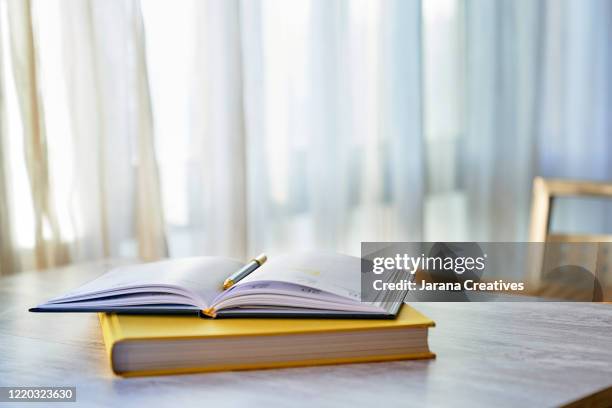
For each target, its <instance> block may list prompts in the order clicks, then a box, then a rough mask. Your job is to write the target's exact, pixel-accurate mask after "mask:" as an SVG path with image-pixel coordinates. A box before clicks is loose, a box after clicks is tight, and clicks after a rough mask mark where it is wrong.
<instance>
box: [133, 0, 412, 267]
mask: <svg viewBox="0 0 612 408" xmlns="http://www.w3.org/2000/svg"><path fill="white" fill-rule="evenodd" d="M142 4H143V14H144V19H145V27H146V33H147V34H148V37H147V42H148V47H147V48H148V54H147V56H148V66H149V74H150V83H151V91H152V96H153V98H152V99H153V111H154V118H155V130H156V140H157V157H158V159H159V163H160V172H161V176H162V177H161V186H162V196H163V201H164V205H165V210H166V211H165V215H166V221H167V224H166V227H167V229H166V231H167V236H168V243H169V248H170V253H171V254H173V255H188V254H198V253H217V254H225V255H231V256H237V257H245V256H248V255H252V254H254V253H256V252H259V251H263V250H265V251H266V252H268V253H275V252H279V251H287V250H303V249H307V248H319V249H333V250H339V251H345V252H351V253H355V254H357V253H359V250H360V242H361V241H364V240H368V239H371V240H380V239H398V240H410V239H419V238H420V230H421V218H420V207H421V200H420V197H421V194H422V181H421V179H420V178H419V177H414V174H420V167H421V166H422V156H421V149H422V145H421V138H420V134H421V129H420V126H421V124H420V123H421V122H420V115H421V112H420V64H419V53H420V32H419V20H420V7H419V2H418V1H409V2H400V1H398V2H395V1H392V2H384V3H377V2H370V1H351V2H328V1H310V0H300V1H294V2H285V1H269V0H266V1H258V2H238V1H227V2H193V1H183V2H178V3H176V4H174V5H173V7H172V10H168V8H167V7H164V6H161V7H160V3H158V2H155V1H150V0H144V1H143V2H142ZM168 25H170V26H172V27H175V28H176V30H173V31H172V32H169V31H168V30H167V29H165V28H166V27H168ZM168 78H171V79H172V80H171V81H169V80H168Z"/></svg>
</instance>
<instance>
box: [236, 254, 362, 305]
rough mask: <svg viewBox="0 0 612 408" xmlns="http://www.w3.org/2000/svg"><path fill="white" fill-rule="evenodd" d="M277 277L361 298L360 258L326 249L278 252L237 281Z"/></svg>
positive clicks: (355, 298) (345, 295)
mask: <svg viewBox="0 0 612 408" xmlns="http://www.w3.org/2000/svg"><path fill="white" fill-rule="evenodd" d="M258 281H279V282H287V283H291V284H295V285H303V286H307V287H309V288H313V289H316V290H320V291H324V292H328V293H332V294H335V295H338V296H341V297H344V298H349V299H352V300H355V301H360V299H361V259H360V258H357V257H353V256H349V255H342V254H336V253H328V252H305V253H297V254H287V255H280V256H277V257H273V258H271V259H270V260H269V261H268V262H266V263H265V264H263V265H262V266H261V267H259V268H258V269H256V270H255V271H254V272H253V273H251V274H250V275H249V276H247V277H246V278H244V279H243V280H241V281H240V285H242V284H246V283H254V282H258Z"/></svg>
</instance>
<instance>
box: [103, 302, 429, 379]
mask: <svg viewBox="0 0 612 408" xmlns="http://www.w3.org/2000/svg"><path fill="white" fill-rule="evenodd" d="M99 318H100V324H101V327H102V332H103V335H104V343H105V345H106V350H107V352H108V354H109V357H110V360H111V366H112V368H113V371H114V372H115V373H117V374H119V375H123V376H138V375H158V374H180V373H193V372H208V371H226V370H248V369H258V368H274V367H294V366H306V365H322V364H339V363H350V362H370V361H387V360H402V359H423V358H432V357H434V354H433V353H432V352H430V350H429V347H428V344H427V331H428V328H429V327H433V326H434V322H433V321H432V320H431V319H429V318H427V317H426V316H424V315H422V314H421V313H419V312H418V311H416V310H414V309H413V308H411V307H410V306H407V305H404V306H403V307H402V309H401V311H400V312H399V314H398V317H397V318H396V319H393V320H388V319H294V318H286V319H283V318H270V319H263V318H258V319H252V318H251V319H249V318H230V319H202V318H199V317H197V316H154V315H142V316H140V315H117V314H114V313H100V314H99Z"/></svg>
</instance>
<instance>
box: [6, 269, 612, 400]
mask: <svg viewBox="0 0 612 408" xmlns="http://www.w3.org/2000/svg"><path fill="white" fill-rule="evenodd" d="M112 264H114V263H113V262H100V263H94V264H84V265H78V266H70V267H66V268H57V269H52V270H46V271H33V272H26V273H21V274H17V275H14V276H9V277H5V278H2V279H0V385H1V386H27V385H30V386H34V385H44V386H53V385H56V386H57V385H66V386H76V387H77V404H76V405H79V403H80V404H83V405H88V406H104V407H108V406H119V402H121V404H120V406H122V407H127V406H139V407H140V406H160V405H166V406H176V407H180V406H198V407H226V406H240V407H246V406H265V407H275V406H281V407H287V406H292V407H295V406H298V407H300V406H304V407H325V406H367V407H372V406H375V407H381V408H383V407H385V405H387V406H389V407H393V406H397V405H401V406H418V407H424V406H470V407H473V406H486V407H491V406H494V407H498V408H499V407H506V406H507V407H519V406H520V407H526V406H537V407H541V406H559V405H564V404H570V403H572V402H575V401H578V403H577V406H581V405H585V404H586V403H594V402H597V401H598V402H599V403H600V405H593V406H606V405H605V403H607V404H608V405H609V404H612V305H600V304H577V303H535V302H534V303H416V304H414V307H416V308H417V309H419V310H420V311H422V312H424V313H425V314H427V315H428V316H430V317H431V318H433V319H434V320H435V321H436V323H437V327H436V328H434V329H433V330H432V331H431V338H430V345H431V348H432V350H433V351H434V352H436V353H437V355H438V357H437V359H435V360H429V361H398V362H390V363H375V364H349V365H338V366H324V367H307V368H292V369H276V370H259V371H245V372H226V373H211V374H198V375H183V376H167V377H148V378H133V379H123V378H120V377H116V376H114V375H113V374H112V372H111V370H110V367H109V363H108V361H107V357H106V355H105V352H104V349H103V344H102V338H101V335H100V329H99V327H98V320H97V317H96V316H95V315H93V314H34V313H29V312H27V308H28V307H30V306H34V305H36V304H38V303H40V302H42V301H43V300H46V299H47V298H49V297H51V296H55V295H59V294H61V293H63V292H65V291H67V290H68V289H71V288H73V287H75V286H77V285H79V284H80V283H83V282H84V281H87V280H89V279H91V278H93V277H95V276H97V275H99V274H101V273H102V272H104V271H105V270H107V269H108V268H109V267H110V266H111V265H112ZM0 405H1V404H0ZM59 405H60V404H57V403H54V404H53V406H59ZM65 405H66V406H75V404H73V403H66V404H65ZM27 406H31V405H27Z"/></svg>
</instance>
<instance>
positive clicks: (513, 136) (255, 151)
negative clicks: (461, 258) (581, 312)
mask: <svg viewBox="0 0 612 408" xmlns="http://www.w3.org/2000/svg"><path fill="white" fill-rule="evenodd" d="M611 8H612V5H611V4H610V2H606V1H599V0H585V1H572V0H561V1H552V0H551V1H541V2H534V1H529V0H517V1H512V2H501V1H498V2H494V1H487V0H428V1H427V2H421V1H419V0H407V1H404V0H387V1H384V2H383V1H369V0H352V1H340V0H338V1H327V0H296V1H291V2H287V1H283V0H261V1H239V0H228V1H223V2H221V1H197V0H180V1H175V2H171V3H170V2H165V1H159V0H140V1H138V0H129V1H125V0H104V1H102V0H81V1H70V2H68V1H61V0H0V18H1V23H0V37H1V38H0V40H1V41H0V51H1V56H2V64H1V68H2V70H1V72H2V76H1V78H2V81H1V83H0V84H1V91H2V92H1V96H2V98H1V99H0V102H1V104H0V110H1V113H2V115H1V116H0V120H1V121H2V122H1V123H0V125H1V127H0V132H1V133H0V159H1V160H2V163H0V165H1V166H2V168H1V169H0V232H1V235H0V252H1V254H2V258H1V262H0V263H1V266H0V267H1V270H2V271H5V270H9V271H10V270H15V269H19V268H22V269H23V268H28V267H33V266H38V267H45V266H50V265H52V264H54V263H58V262H63V261H67V260H68V259H70V260H74V261H78V260H85V259H94V258H100V257H109V256H110V257H113V256H140V257H142V258H144V259H155V258H158V257H163V256H166V255H170V256H184V255H199V254H219V255H230V256H234V257H241V258H244V257H247V256H251V255H253V254H255V253H257V252H259V251H263V250H265V251H267V252H269V253H271V254H274V253H275V252H281V251H288V250H293V249H298V250H303V249H307V248H319V249H332V250H338V251H343V252H348V253H353V254H358V253H359V246H360V243H361V242H362V241H367V240H382V241H384V240H388V241H392V240H407V241H413V240H417V241H418V240H422V239H426V240H498V241H499V240H525V239H526V238H527V236H526V231H527V227H528V221H529V220H528V210H529V197H530V185H531V180H532V177H533V176H535V175H540V174H542V175H545V176H560V177H573V178H588V179H602V180H603V179H607V180H609V179H611V178H612V164H611V163H612V160H610V154H611V153H610V152H611V151H612V149H611V146H610V144H611V143H612V135H611V132H612V130H611V127H612V124H611V120H612V119H611V118H612V112H611V111H612V102H611V100H610V98H611V97H612V91H611V89H612V85H611V82H612V75H611V74H610V72H612V66H611V65H612V55H611V52H612V51H611V49H610V47H609V44H610V39H611V37H612V32H611V31H612V28H611V27H612V24H611V21H612V12H611V10H610V9H611ZM570 204H571V203H570ZM589 205H590V207H588V208H589V210H588V211H577V212H576V211H574V210H575V208H572V206H571V205H570V206H566V208H565V209H563V208H562V209H561V210H560V211H559V212H558V215H561V217H560V219H561V221H563V222H562V224H563V223H565V224H563V225H562V226H565V227H576V226H581V227H582V226H585V225H586V224H585V223H584V222H583V221H582V219H581V218H580V217H584V215H585V214H588V217H590V221H592V223H597V226H598V227H605V226H606V225H607V226H608V227H612V225H611V224H606V223H605V222H603V223H602V222H601V220H602V219H606V220H610V219H611V218H610V217H608V218H606V217H607V214H608V212H607V210H606V208H604V206H603V204H602V203H595V204H589ZM570 210H571V211H570ZM588 217H587V218H588ZM602 217H603V218H602ZM608 222H612V221H608ZM595 232H596V231H595Z"/></svg>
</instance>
